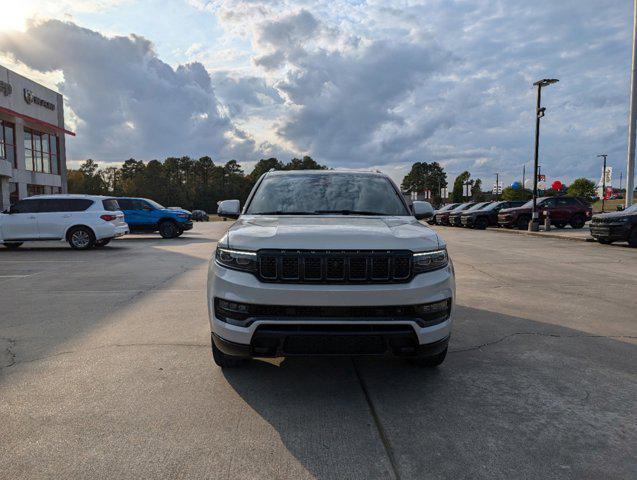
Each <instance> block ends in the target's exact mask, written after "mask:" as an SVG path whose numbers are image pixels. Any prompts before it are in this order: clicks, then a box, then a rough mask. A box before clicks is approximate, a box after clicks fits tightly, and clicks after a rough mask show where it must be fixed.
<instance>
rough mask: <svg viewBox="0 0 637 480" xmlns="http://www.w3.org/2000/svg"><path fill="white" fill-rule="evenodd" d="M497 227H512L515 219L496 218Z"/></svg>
mask: <svg viewBox="0 0 637 480" xmlns="http://www.w3.org/2000/svg"><path fill="white" fill-rule="evenodd" d="M498 225H500V226H501V227H505V228H506V227H514V226H515V219H514V218H513V217H512V216H506V217H498Z"/></svg>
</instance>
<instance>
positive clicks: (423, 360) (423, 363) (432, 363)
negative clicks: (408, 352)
mask: <svg viewBox="0 0 637 480" xmlns="http://www.w3.org/2000/svg"><path fill="white" fill-rule="evenodd" d="M446 357H447V349H446V348H445V349H444V350H443V351H442V352H440V353H437V354H436V355H432V356H431V357H419V358H412V359H410V363H412V364H414V365H418V366H419V367H437V366H439V365H442V362H444V361H445V358H446Z"/></svg>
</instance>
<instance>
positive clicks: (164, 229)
mask: <svg viewBox="0 0 637 480" xmlns="http://www.w3.org/2000/svg"><path fill="white" fill-rule="evenodd" d="M178 233H179V228H177V225H175V222H171V221H170V220H166V221H163V222H161V223H160V224H159V234H160V235H161V236H162V238H175V237H176V236H177V234H178Z"/></svg>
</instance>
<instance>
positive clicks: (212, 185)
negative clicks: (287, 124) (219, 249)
mask: <svg viewBox="0 0 637 480" xmlns="http://www.w3.org/2000/svg"><path fill="white" fill-rule="evenodd" d="M271 169H274V170H317V169H318V170H326V169H327V167H326V166H324V165H320V164H318V163H317V162H316V161H315V160H314V159H312V158H311V157H309V156H304V157H303V158H293V159H292V160H290V161H289V162H287V163H284V162H281V161H279V160H278V159H276V158H266V159H261V160H259V161H258V162H257V164H256V165H255V167H254V169H253V170H252V172H250V173H249V174H245V172H244V171H243V168H242V167H241V165H240V164H239V163H238V162H237V161H236V160H230V161H228V162H226V163H225V164H223V165H216V164H215V162H214V161H213V160H212V158H210V157H207V156H206V157H201V158H199V159H193V158H190V157H180V158H176V157H170V158H167V159H166V160H164V161H163V162H160V161H159V160H151V161H150V162H147V163H144V162H143V161H141V160H135V159H133V158H131V159H129V160H126V161H125V162H124V163H123V165H122V166H121V167H116V166H110V167H104V168H100V166H99V164H98V163H97V162H95V161H93V160H91V159H89V160H86V161H85V162H84V163H82V165H81V166H80V167H79V168H78V169H77V170H69V171H68V175H67V178H68V190H69V193H84V194H89V195H109V196H111V195H112V196H115V197H143V198H150V199H152V200H155V201H156V202H159V203H161V204H162V205H164V206H166V207H183V208H186V209H188V210H194V209H200V210H205V211H206V212H216V211H217V202H218V201H219V200H225V199H229V198H237V199H239V200H241V202H242V203H243V202H245V200H246V198H247V196H248V194H249V193H250V189H251V188H252V186H253V185H254V184H255V182H256V181H257V180H258V178H259V177H260V176H261V175H262V174H263V173H265V172H267V171H269V170H271Z"/></svg>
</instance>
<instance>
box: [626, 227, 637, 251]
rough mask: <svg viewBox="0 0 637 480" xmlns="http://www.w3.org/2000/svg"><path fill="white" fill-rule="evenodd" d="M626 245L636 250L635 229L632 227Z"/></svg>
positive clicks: (636, 238) (636, 228)
mask: <svg viewBox="0 0 637 480" xmlns="http://www.w3.org/2000/svg"><path fill="white" fill-rule="evenodd" d="M628 245H630V246H631V247H633V248H637V227H633V229H632V230H631V231H630V234H629V235H628Z"/></svg>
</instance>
